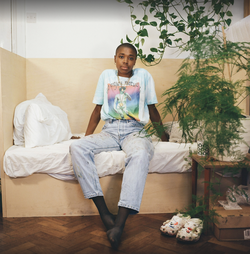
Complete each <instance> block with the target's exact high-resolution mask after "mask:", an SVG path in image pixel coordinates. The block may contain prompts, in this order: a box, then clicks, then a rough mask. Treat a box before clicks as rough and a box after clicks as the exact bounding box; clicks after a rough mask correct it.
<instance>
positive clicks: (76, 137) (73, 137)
mask: <svg viewBox="0 0 250 254" xmlns="http://www.w3.org/2000/svg"><path fill="white" fill-rule="evenodd" d="M80 138H81V137H78V136H72V137H71V139H80Z"/></svg>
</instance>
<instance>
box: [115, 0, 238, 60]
mask: <svg viewBox="0 0 250 254" xmlns="http://www.w3.org/2000/svg"><path fill="white" fill-rule="evenodd" d="M117 1H118V2H120V3H127V4H128V6H129V7H130V12H131V22H132V27H133V30H134V32H135V34H136V35H135V38H133V39H129V40H127V41H128V42H129V43H133V44H134V45H135V46H136V47H137V49H138V52H139V54H138V56H139V57H140V59H141V60H142V62H143V63H144V64H145V65H156V64H158V63H159V62H160V61H161V59H162V57H163V55H164V53H165V50H166V48H167V47H172V48H177V49H182V48H184V47H185V46H186V45H187V44H189V43H190V42H192V41H195V40H196V39H198V38H199V37H200V36H202V34H211V32H213V33H214V35H217V34H218V33H219V32H220V31H221V27H220V26H225V27H226V26H229V25H230V24H231V17H232V13H231V12H230V11H229V9H228V8H229V7H230V6H231V5H233V4H234V1H233V0H229V1H228V0H200V1H198V0H147V1H141V2H140V3H139V6H140V7H141V9H142V10H143V15H142V17H141V18H139V17H137V16H136V15H135V14H134V10H135V3H134V2H133V1H130V0H117ZM180 10H183V11H184V12H180ZM150 28H153V29H154V30H155V31H157V33H158V39H159V43H158V46H157V47H154V48H153V51H152V50H151V52H153V53H155V54H156V55H154V54H148V55H147V54H145V53H144V52H143V45H144V43H145V39H146V38H147V37H149V30H150ZM183 35H184V36H185V40H184V39H183ZM127 38H128V37H127Z"/></svg>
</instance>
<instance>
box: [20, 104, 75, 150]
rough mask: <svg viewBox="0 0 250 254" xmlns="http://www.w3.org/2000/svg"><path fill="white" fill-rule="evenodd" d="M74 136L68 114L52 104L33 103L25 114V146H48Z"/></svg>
mask: <svg viewBox="0 0 250 254" xmlns="http://www.w3.org/2000/svg"><path fill="white" fill-rule="evenodd" d="M71 136H72V133H71V130H70V126H69V122H68V117H67V114H66V113H65V112H64V111H63V110H62V109H60V108H59V107H57V106H53V105H52V104H50V105H49V104H46V103H45V104H37V103H31V104H30V105H29V106H28V108H27V110H26V114H25V124H24V139H25V148H31V147H36V146H47V145H53V144H55V143H58V142H61V141H64V140H69V139H70V138H71Z"/></svg>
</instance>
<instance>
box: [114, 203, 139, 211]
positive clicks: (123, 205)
mask: <svg viewBox="0 0 250 254" xmlns="http://www.w3.org/2000/svg"><path fill="white" fill-rule="evenodd" d="M118 206H121V207H125V208H129V209H132V210H135V211H136V212H138V213H139V210H140V209H139V208H137V207H134V206H131V205H125V204H122V203H120V202H119V203H118Z"/></svg>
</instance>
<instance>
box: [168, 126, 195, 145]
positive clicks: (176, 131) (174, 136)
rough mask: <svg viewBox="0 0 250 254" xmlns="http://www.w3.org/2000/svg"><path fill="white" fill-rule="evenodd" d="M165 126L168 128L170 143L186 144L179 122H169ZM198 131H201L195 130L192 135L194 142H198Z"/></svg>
mask: <svg viewBox="0 0 250 254" xmlns="http://www.w3.org/2000/svg"><path fill="white" fill-rule="evenodd" d="M164 125H165V126H166V127H167V132H168V134H169V141H170V142H176V143H182V142H185V141H184V138H183V137H182V134H183V131H182V129H181V128H180V125H179V122H178V121H172V122H167V123H165V124H164ZM198 130H199V129H194V130H193V131H192V135H193V140H191V141H192V142H196V139H197V133H198Z"/></svg>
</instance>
